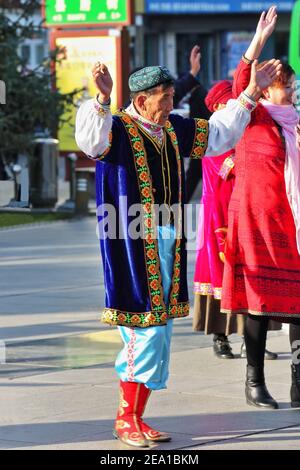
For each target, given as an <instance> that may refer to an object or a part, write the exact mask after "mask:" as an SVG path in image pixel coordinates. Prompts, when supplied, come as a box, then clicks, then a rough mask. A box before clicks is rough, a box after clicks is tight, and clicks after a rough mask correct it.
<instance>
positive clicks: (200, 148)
mask: <svg viewBox="0 0 300 470" xmlns="http://www.w3.org/2000/svg"><path fill="white" fill-rule="evenodd" d="M194 121H195V137H194V142H193V147H192V151H191V155H190V158H193V159H198V158H202V157H203V156H204V154H205V152H206V149H207V144H208V121H206V119H194Z"/></svg>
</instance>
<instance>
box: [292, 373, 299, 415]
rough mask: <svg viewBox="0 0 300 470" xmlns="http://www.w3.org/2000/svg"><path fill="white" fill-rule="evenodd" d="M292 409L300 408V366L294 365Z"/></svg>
mask: <svg viewBox="0 0 300 470" xmlns="http://www.w3.org/2000/svg"><path fill="white" fill-rule="evenodd" d="M291 369H292V385H291V407H292V408H299V407H300V364H292V365H291Z"/></svg>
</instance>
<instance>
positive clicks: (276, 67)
mask: <svg viewBox="0 0 300 470" xmlns="http://www.w3.org/2000/svg"><path fill="white" fill-rule="evenodd" d="M257 65H258V61H257V60H254V62H253V63H252V66H251V77H250V82H249V85H248V86H247V88H246V90H245V93H247V94H248V95H250V96H251V97H252V98H253V99H254V100H255V101H256V100H258V99H259V98H260V96H261V93H262V90H264V89H266V88H268V86H270V85H271V83H272V82H273V81H274V79H275V78H276V76H277V75H279V74H280V69H281V63H280V60H275V59H271V60H269V61H268V62H266V63H265V64H264V65H263V66H262V67H261V68H260V69H259V70H258V69H257Z"/></svg>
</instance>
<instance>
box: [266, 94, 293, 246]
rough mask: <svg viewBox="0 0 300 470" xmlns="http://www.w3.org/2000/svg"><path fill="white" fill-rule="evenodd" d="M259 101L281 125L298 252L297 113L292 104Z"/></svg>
mask: <svg viewBox="0 0 300 470" xmlns="http://www.w3.org/2000/svg"><path fill="white" fill-rule="evenodd" d="M260 102H261V104H262V105H263V106H264V107H265V109H266V110H267V111H268V113H269V114H270V115H271V118H272V119H273V120H274V121H276V122H277V123H278V124H279V125H280V126H281V128H282V134H283V137H284V139H285V144H286V159H285V167H284V179H285V188H286V194H287V198H288V201H289V204H290V207H291V210H292V214H293V217H294V222H295V227H296V241H297V248H298V253H299V254H300V150H299V144H298V139H297V124H298V123H299V115H298V113H297V111H296V109H295V107H294V106H293V105H292V104H289V105H277V104H273V103H270V102H269V101H267V100H261V101H260Z"/></svg>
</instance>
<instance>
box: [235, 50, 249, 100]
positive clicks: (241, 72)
mask: <svg viewBox="0 0 300 470" xmlns="http://www.w3.org/2000/svg"><path fill="white" fill-rule="evenodd" d="M250 75H251V61H249V60H247V59H245V58H244V57H243V58H242V59H241V61H240V62H239V64H238V66H237V68H236V70H235V73H234V77H233V84H232V94H233V98H237V97H238V96H240V94H241V93H242V91H244V90H245V89H246V88H247V86H248V85H249V81H250Z"/></svg>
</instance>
